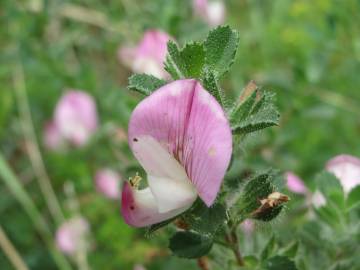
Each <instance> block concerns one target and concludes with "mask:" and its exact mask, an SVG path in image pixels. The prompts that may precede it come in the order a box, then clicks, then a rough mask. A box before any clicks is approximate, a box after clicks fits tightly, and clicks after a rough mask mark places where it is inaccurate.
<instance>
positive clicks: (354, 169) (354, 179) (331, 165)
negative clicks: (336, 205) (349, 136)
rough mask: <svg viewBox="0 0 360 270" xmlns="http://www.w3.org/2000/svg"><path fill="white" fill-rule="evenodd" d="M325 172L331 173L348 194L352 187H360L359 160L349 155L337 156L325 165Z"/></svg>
mask: <svg viewBox="0 0 360 270" xmlns="http://www.w3.org/2000/svg"><path fill="white" fill-rule="evenodd" d="M326 170H327V171H329V172H331V173H333V174H334V175H335V176H336V177H337V178H338V179H339V181H340V183H341V185H342V187H343V189H344V191H345V193H346V194H348V193H349V192H350V191H351V190H352V189H353V188H354V187H356V186H357V185H360V159H358V158H357V157H354V156H350V155H339V156H336V157H334V158H332V159H331V160H329V161H328V162H327V164H326Z"/></svg>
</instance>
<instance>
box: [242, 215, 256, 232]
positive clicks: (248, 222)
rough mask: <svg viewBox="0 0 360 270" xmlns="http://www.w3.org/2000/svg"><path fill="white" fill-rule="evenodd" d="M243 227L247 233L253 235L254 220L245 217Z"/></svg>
mask: <svg viewBox="0 0 360 270" xmlns="http://www.w3.org/2000/svg"><path fill="white" fill-rule="evenodd" d="M240 226H241V229H242V231H243V232H244V233H245V234H246V235H251V234H252V233H253V231H254V227H255V224H254V221H252V220H251V219H245V220H244V222H243V223H241V225H240Z"/></svg>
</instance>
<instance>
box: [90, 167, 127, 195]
mask: <svg viewBox="0 0 360 270" xmlns="http://www.w3.org/2000/svg"><path fill="white" fill-rule="evenodd" d="M95 184H96V189H97V191H98V192H100V193H102V194H104V195H105V196H106V197H108V198H110V199H120V195H121V194H120V176H119V175H118V174H117V173H116V172H115V171H113V170H110V169H101V170H98V171H97V172H96V175H95Z"/></svg>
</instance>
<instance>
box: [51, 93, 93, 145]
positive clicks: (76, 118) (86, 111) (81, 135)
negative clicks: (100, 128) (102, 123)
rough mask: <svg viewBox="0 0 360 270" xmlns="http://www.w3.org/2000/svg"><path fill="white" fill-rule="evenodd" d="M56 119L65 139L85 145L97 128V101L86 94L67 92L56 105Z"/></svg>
mask: <svg viewBox="0 0 360 270" xmlns="http://www.w3.org/2000/svg"><path fill="white" fill-rule="evenodd" d="M54 119H55V124H56V126H57V127H58V129H59V131H60V133H61V135H62V136H63V137H65V138H66V139H68V140H70V141H71V142H72V143H74V144H75V145H77V146H81V145H84V144H85V143H86V142H87V141H88V140H89V138H90V136H91V135H92V134H93V133H94V132H95V130H96V128H97V112H96V105H95V101H94V99H93V98H92V97H91V96H90V95H88V94H87V93H86V92H83V91H79V90H71V91H67V92H66V93H65V94H64V95H63V96H62V97H61V98H60V100H59V102H58V104H57V105H56V108H55V116H54Z"/></svg>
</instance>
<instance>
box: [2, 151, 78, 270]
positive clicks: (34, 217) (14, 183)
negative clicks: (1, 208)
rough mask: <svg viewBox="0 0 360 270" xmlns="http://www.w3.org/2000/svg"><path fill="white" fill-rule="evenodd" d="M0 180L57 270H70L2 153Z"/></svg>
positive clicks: (47, 228) (43, 221) (42, 219)
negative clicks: (20, 207) (20, 208)
mask: <svg viewBox="0 0 360 270" xmlns="http://www.w3.org/2000/svg"><path fill="white" fill-rule="evenodd" d="M0 178H1V179H2V180H3V181H4V183H5V185H6V186H7V188H8V189H9V190H10V191H11V193H12V194H13V195H14V197H15V199H16V200H17V201H18V202H19V203H20V205H21V206H22V207H23V208H24V210H25V212H26V213H27V215H28V216H29V217H30V219H31V221H32V222H33V224H34V227H35V229H36V230H37V231H38V233H39V235H40V236H41V238H42V240H43V241H44V242H45V243H46V245H47V246H48V248H49V250H50V253H51V255H52V257H53V259H54V261H55V263H56V265H57V266H58V268H59V269H61V270H71V266H70V264H69V262H68V261H67V259H66V258H65V257H64V255H63V254H61V253H60V252H59V251H58V250H57V249H56V247H55V245H54V241H53V238H52V234H51V231H50V229H49V227H48V225H47V223H46V221H45V220H44V218H43V217H42V216H41V214H40V212H39V210H38V209H37V208H36V206H35V204H34V202H33V201H32V199H31V198H30V196H29V195H28V194H27V193H26V191H25V189H24V187H23V186H22V185H21V183H20V181H19V179H18V178H17V177H16V176H15V174H14V173H13V171H12V170H11V169H10V167H9V166H8V164H7V162H6V160H5V159H4V157H3V155H2V153H0Z"/></svg>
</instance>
